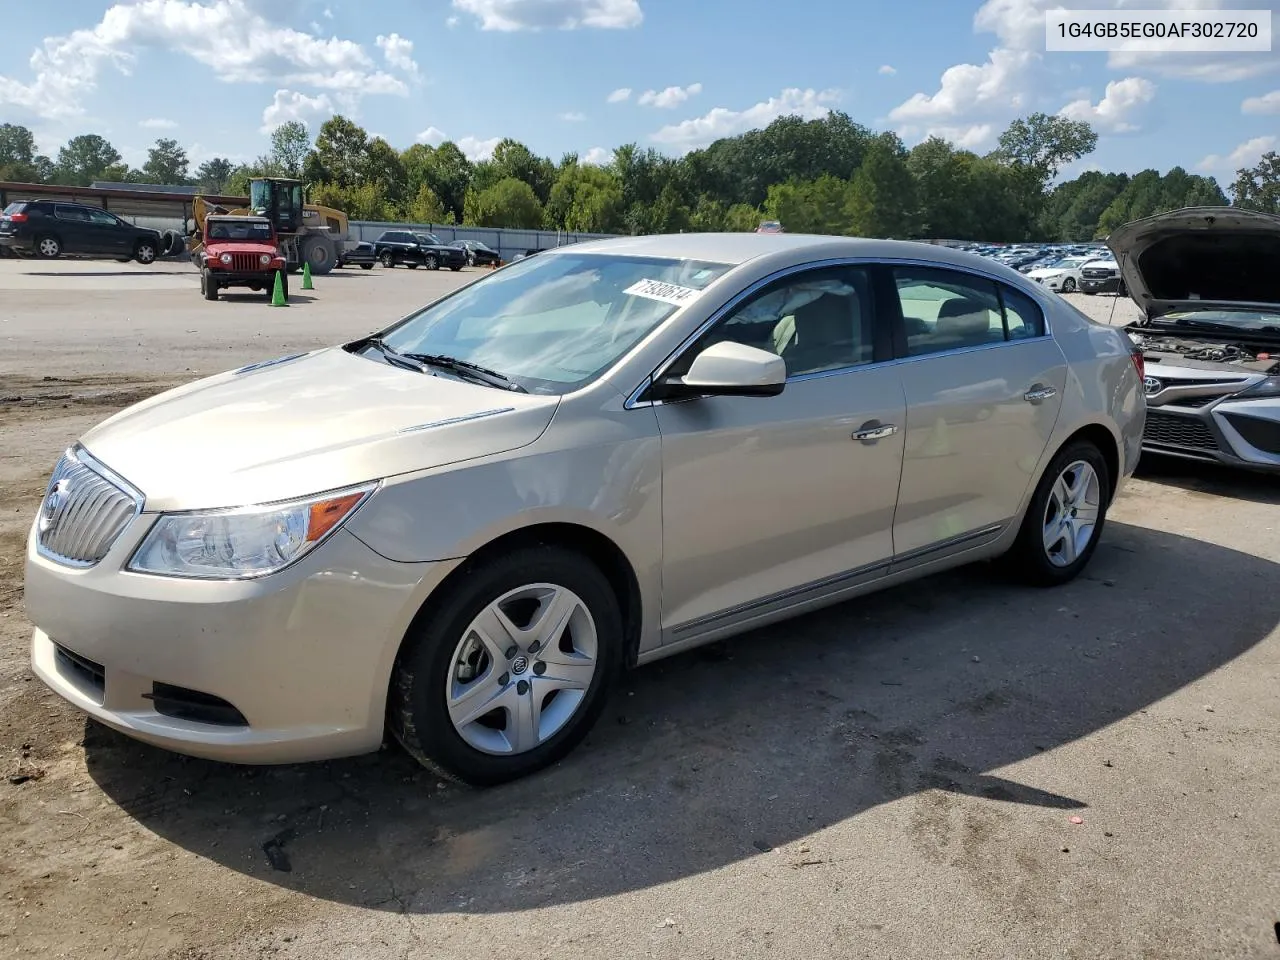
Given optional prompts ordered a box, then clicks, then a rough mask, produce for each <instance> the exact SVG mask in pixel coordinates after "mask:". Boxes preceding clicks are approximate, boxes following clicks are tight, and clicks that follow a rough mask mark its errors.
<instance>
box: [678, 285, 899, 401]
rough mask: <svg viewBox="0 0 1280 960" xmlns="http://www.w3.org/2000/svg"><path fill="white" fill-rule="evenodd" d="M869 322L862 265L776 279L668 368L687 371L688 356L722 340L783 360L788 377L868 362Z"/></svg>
mask: <svg viewBox="0 0 1280 960" xmlns="http://www.w3.org/2000/svg"><path fill="white" fill-rule="evenodd" d="M873 323H874V306H873V302H872V294H871V278H870V277H869V276H868V274H867V271H866V270H865V269H862V268H855V267H833V268H826V269H822V270H813V271H810V272H808V273H803V274H798V275H795V276H792V277H787V278H785V279H783V280H779V281H777V282H776V283H775V284H772V285H770V286H769V287H767V288H765V289H764V290H762V291H761V292H760V293H758V294H756V295H755V296H753V297H752V298H751V299H750V300H748V301H746V302H745V303H743V304H741V305H739V306H737V307H735V308H734V310H733V311H732V312H731V313H730V314H729V315H728V316H726V317H725V318H724V319H722V320H720V321H719V322H718V323H717V324H716V325H715V326H714V327H712V328H711V329H710V330H708V331H707V332H706V333H704V334H703V335H702V336H701V337H700V338H699V339H698V341H697V342H696V343H695V344H693V345H692V346H691V347H690V348H689V349H688V350H686V351H685V353H684V354H683V355H682V356H681V357H680V359H679V360H678V361H677V362H676V364H675V365H674V366H673V367H672V368H671V371H670V372H671V373H673V374H675V375H677V376H681V375H683V374H685V373H687V372H688V369H689V365H690V364H692V363H693V359H694V357H696V356H697V355H698V354H699V353H701V352H702V351H703V350H705V349H706V348H707V347H709V346H711V345H712V344H715V343H722V342H724V341H732V342H734V343H742V344H746V345H747V346H751V347H756V348H758V349H760V350H768V351H769V352H770V353H776V354H777V355H778V356H780V357H782V359H783V360H785V361H786V364H787V376H788V377H796V376H800V375H801V374H806V373H818V372H820V371H823V370H839V369H841V368H843V367H852V366H857V365H859V364H865V363H870V362H871V361H872V358H873V356H874V343H875V338H874V333H873V330H874V327H873Z"/></svg>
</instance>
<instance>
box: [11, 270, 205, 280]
mask: <svg viewBox="0 0 1280 960" xmlns="http://www.w3.org/2000/svg"><path fill="white" fill-rule="evenodd" d="M22 275H23V276H24V277H175V276H182V274H177V273H174V272H173V271H172V270H24V271H22ZM193 276H194V277H195V279H197V280H198V279H200V277H199V274H193Z"/></svg>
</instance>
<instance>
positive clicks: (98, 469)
mask: <svg viewBox="0 0 1280 960" xmlns="http://www.w3.org/2000/svg"><path fill="white" fill-rule="evenodd" d="M63 456H67V457H70V458H71V459H73V460H76V461H78V462H79V463H80V464H82V465H83V466H86V467H88V468H89V469H90V470H92V471H93V472H94V473H96V474H98V476H100V477H102V478H103V479H104V480H106V481H107V482H108V483H111V484H113V485H115V487H116V488H117V489H118V490H119V491H120V492H121V493H123V494H125V495H126V496H128V497H130V498H132V500H133V516H132V517H130V518H129V519H128V521H127V522H126V523H125V525H124V526H123V527H122V528H121V529H120V533H119V534H117V535H116V540H117V541H118V540H119V538H120V536H122V535H123V534H124V531H125V530H127V529H129V526H130V524H132V523H133V522H134V521H136V520H137V519H138V517H140V516H141V515H142V513H143V510H144V508H145V507H146V496H145V495H144V494H143V492H142V491H141V490H139V489H138V488H137V487H136V486H134V485H133V484H132V483H130V482H129V481H128V480H126V479H125V478H124V477H122V476H121V475H120V474H118V473H116V471H114V470H112V469H111V468H110V467H108V466H107V465H106V464H105V463H103V462H102V461H101V460H99V459H98V458H97V457H95V456H94V455H93V454H91V453H90V452H89V451H88V450H86V449H85V448H84V446H83V445H81V444H80V443H74V444H72V445H71V446H70V447H68V448H67V450H66V452H65V453H64V454H63ZM55 472H56V467H55ZM52 490H53V477H52V476H51V477H50V478H49V482H48V483H47V484H46V485H45V490H44V496H43V497H41V498H40V507H39V509H40V510H43V509H44V502H45V500H46V499H48V496H49V493H50V492H51V491H52ZM35 542H36V553H37V554H39V556H41V557H42V558H44V559H45V560H48V561H49V562H51V563H56V564H58V565H59V566H62V567H71V568H72V569H76V570H88V569H90V568H92V567H96V566H97V565H98V564H100V563H101V562H102V561H103V560H105V559H106V558H107V556H108V555H109V554H110V553H111V547H114V546H115V541H113V542H112V544H111V547H108V548H107V553H106V554H103V556H102V558H101V559H98V560H74V559H72V558H70V557H64V556H62V555H61V554H58V553H55V552H54V551H52V550H49V549H48V548H47V547H45V545H44V543H43V542H42V541H41V538H40V535H39V534H38V533H37V534H36V536H35Z"/></svg>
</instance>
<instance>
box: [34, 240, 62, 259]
mask: <svg viewBox="0 0 1280 960" xmlns="http://www.w3.org/2000/svg"><path fill="white" fill-rule="evenodd" d="M36 256H38V257H40V258H41V259H42V260H56V259H58V257H60V256H62V241H61V240H59V239H58V238H57V237H54V236H49V235H46V236H43V237H41V238H40V239H39V240H37V241H36Z"/></svg>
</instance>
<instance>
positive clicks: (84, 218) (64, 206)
mask: <svg viewBox="0 0 1280 960" xmlns="http://www.w3.org/2000/svg"><path fill="white" fill-rule="evenodd" d="M53 219H54V223H55V224H56V229H57V232H58V239H59V240H60V241H61V242H62V252H63V253H100V252H102V251H100V250H98V249H96V245H95V243H94V228H93V223H92V222H91V221H90V220H89V211H88V210H86V209H85V208H84V207H77V206H73V205H72V204H69V203H57V204H54V207H53Z"/></svg>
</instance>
